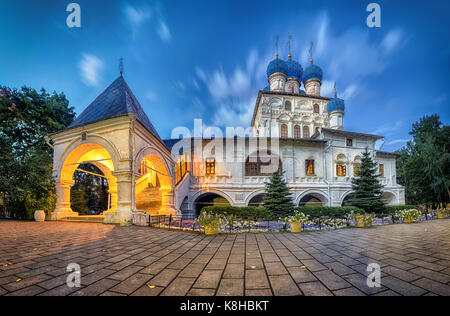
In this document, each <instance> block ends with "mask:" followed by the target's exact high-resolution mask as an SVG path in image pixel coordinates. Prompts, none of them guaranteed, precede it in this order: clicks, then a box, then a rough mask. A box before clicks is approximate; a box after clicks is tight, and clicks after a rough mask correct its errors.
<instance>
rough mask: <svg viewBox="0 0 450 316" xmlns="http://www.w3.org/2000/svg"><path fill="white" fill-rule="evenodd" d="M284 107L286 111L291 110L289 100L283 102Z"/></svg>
mask: <svg viewBox="0 0 450 316" xmlns="http://www.w3.org/2000/svg"><path fill="white" fill-rule="evenodd" d="M284 109H285V110H286V111H289V112H290V111H291V109H292V106H291V102H290V101H286V102H285V103H284Z"/></svg>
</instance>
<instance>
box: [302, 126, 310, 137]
mask: <svg viewBox="0 0 450 316" xmlns="http://www.w3.org/2000/svg"><path fill="white" fill-rule="evenodd" d="M309 137H310V135H309V126H303V138H309Z"/></svg>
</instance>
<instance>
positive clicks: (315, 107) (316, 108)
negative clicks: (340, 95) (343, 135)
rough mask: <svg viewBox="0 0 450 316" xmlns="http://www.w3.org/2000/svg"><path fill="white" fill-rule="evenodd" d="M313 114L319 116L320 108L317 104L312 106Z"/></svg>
mask: <svg viewBox="0 0 450 316" xmlns="http://www.w3.org/2000/svg"><path fill="white" fill-rule="evenodd" d="M314 113H317V114H320V107H319V105H318V104H314Z"/></svg>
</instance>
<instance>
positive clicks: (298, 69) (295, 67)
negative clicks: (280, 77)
mask: <svg viewBox="0 0 450 316" xmlns="http://www.w3.org/2000/svg"><path fill="white" fill-rule="evenodd" d="M288 57H289V58H288V60H287V62H286V65H287V72H286V76H287V78H288V79H295V80H298V81H302V76H303V67H302V65H300V64H299V63H298V62H296V61H295V60H292V55H291V54H289V56H288Z"/></svg>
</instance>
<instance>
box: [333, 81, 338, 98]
mask: <svg viewBox="0 0 450 316" xmlns="http://www.w3.org/2000/svg"><path fill="white" fill-rule="evenodd" d="M334 97H335V98H337V89H336V81H335V82H334Z"/></svg>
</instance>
